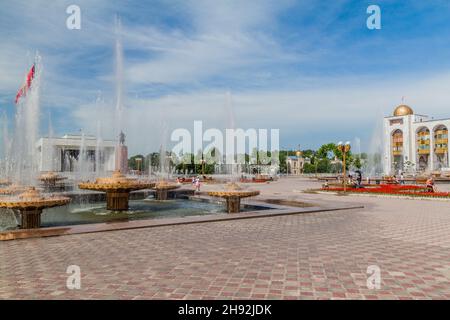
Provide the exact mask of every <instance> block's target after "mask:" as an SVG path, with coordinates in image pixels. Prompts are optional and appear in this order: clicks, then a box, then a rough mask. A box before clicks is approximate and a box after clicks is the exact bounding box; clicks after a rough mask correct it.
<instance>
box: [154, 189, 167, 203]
mask: <svg viewBox="0 0 450 320" xmlns="http://www.w3.org/2000/svg"><path fill="white" fill-rule="evenodd" d="M167 193H168V192H167V189H157V190H156V192H155V199H156V200H158V201H165V200H167V198H168V197H167Z"/></svg>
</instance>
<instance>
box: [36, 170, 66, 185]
mask: <svg viewBox="0 0 450 320" xmlns="http://www.w3.org/2000/svg"><path fill="white" fill-rule="evenodd" d="M38 179H39V180H40V181H41V182H42V183H44V186H45V187H47V188H55V187H56V184H57V182H59V181H62V180H65V179H67V177H64V176H61V175H59V174H57V173H55V172H53V171H50V172H46V173H43V174H41V176H40V177H39V178H38Z"/></svg>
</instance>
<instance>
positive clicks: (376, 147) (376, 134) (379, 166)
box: [365, 116, 384, 177]
mask: <svg viewBox="0 0 450 320" xmlns="http://www.w3.org/2000/svg"><path fill="white" fill-rule="evenodd" d="M383 154H384V143H383V117H382V116H381V117H377V121H376V123H375V127H374V130H373V133H372V136H371V138H370V143H369V149H368V154H367V162H366V164H365V172H366V173H367V175H368V176H370V177H375V176H379V175H381V174H382V173H383Z"/></svg>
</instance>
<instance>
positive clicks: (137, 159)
mask: <svg viewBox="0 0 450 320" xmlns="http://www.w3.org/2000/svg"><path fill="white" fill-rule="evenodd" d="M141 162H142V158H136V164H137V171H138V174H140V173H141Z"/></svg>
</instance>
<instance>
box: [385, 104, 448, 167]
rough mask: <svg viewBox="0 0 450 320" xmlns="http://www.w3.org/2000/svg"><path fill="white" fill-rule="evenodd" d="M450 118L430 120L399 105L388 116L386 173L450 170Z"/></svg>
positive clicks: (386, 121)
mask: <svg viewBox="0 0 450 320" xmlns="http://www.w3.org/2000/svg"><path fill="white" fill-rule="evenodd" d="M449 127H450V119H439V120H434V119H432V118H431V119H430V118H429V117H428V116H426V115H420V114H416V113H414V111H413V110H412V109H411V108H410V107H409V106H407V105H399V106H398V107H397V108H395V110H394V113H393V115H392V116H389V117H385V118H384V145H385V148H384V157H383V158H384V172H385V173H386V174H398V173H399V172H400V171H405V172H418V173H430V172H433V171H443V170H448V167H449V158H448V128H449Z"/></svg>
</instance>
